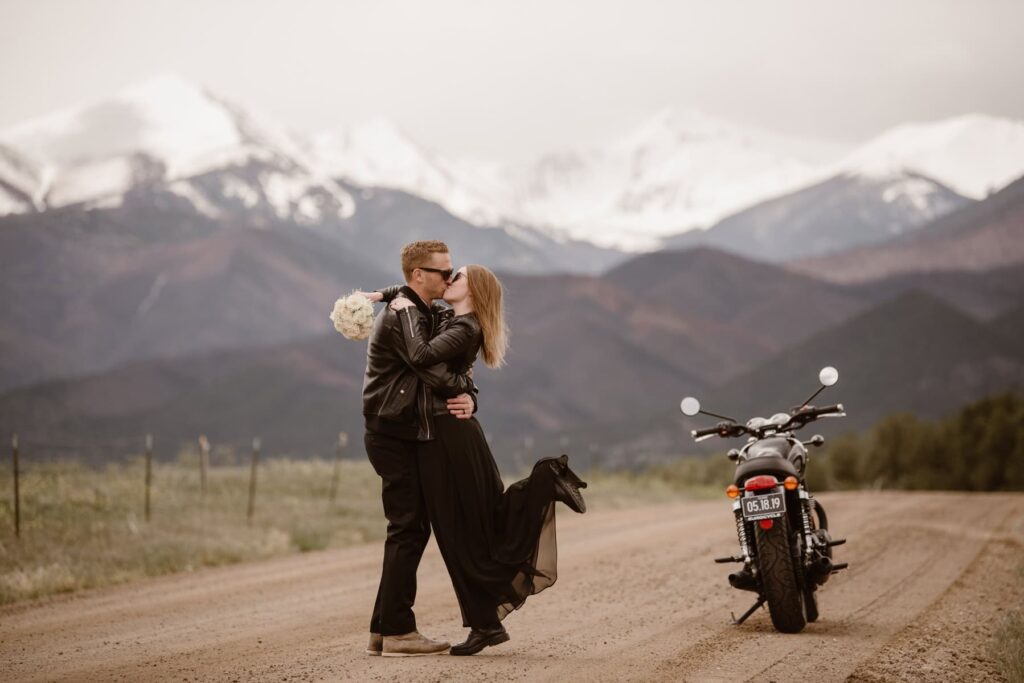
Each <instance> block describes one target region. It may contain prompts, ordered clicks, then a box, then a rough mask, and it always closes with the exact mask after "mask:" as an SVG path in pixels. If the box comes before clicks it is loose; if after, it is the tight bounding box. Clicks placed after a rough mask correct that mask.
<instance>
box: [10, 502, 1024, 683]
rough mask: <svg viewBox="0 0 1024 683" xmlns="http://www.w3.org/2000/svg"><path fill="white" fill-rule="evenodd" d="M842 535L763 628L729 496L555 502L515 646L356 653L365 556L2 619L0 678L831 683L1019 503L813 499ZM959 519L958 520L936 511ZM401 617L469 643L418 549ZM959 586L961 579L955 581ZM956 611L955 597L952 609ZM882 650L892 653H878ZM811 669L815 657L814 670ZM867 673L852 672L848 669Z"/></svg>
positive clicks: (274, 566) (229, 573)
mask: <svg viewBox="0 0 1024 683" xmlns="http://www.w3.org/2000/svg"><path fill="white" fill-rule="evenodd" d="M821 497H822V499H823V501H824V502H825V504H826V505H827V506H828V509H829V519H830V522H831V526H832V528H833V529H834V530H835V531H836V533H837V534H839V535H844V536H846V537H847V538H849V539H850V540H849V543H848V544H847V545H845V546H840V547H839V548H837V553H836V555H837V558H838V559H839V560H840V561H849V562H850V563H851V567H850V570H848V572H845V573H841V574H838V575H836V576H834V577H832V579H831V580H830V581H829V582H828V583H827V584H826V585H825V586H824V587H823V589H822V591H821V615H822V616H821V619H820V620H819V621H818V622H817V623H815V624H810V625H808V627H807V629H806V630H805V631H804V632H803V633H800V634H795V635H784V634H778V633H775V632H774V631H773V630H772V628H771V623H770V620H769V618H768V615H767V612H766V611H759V612H758V613H756V614H755V615H754V616H753V617H751V619H750V620H749V621H748V622H747V623H746V624H744V625H743V626H740V627H734V626H732V625H730V624H729V612H730V610H731V611H736V612H737V613H738V612H741V611H743V610H744V609H745V608H746V606H748V605H749V604H750V603H751V602H752V601H753V597H754V596H753V594H751V593H741V592H739V591H734V590H732V589H731V588H729V586H728V583H727V581H726V574H727V573H728V572H729V571H731V569H730V568H729V567H727V566H723V565H715V564H713V563H712V562H711V558H713V557H717V556H720V555H724V554H728V553H730V552H732V550H733V549H734V546H735V543H736V541H735V531H734V528H733V523H732V516H731V513H730V509H729V504H728V502H727V501H725V500H724V499H723V500H722V501H702V502H681V503H677V504H671V505H664V506H652V507H644V508H636V509H630V510H617V511H611V510H609V511H598V512H596V513H588V514H587V515H584V516H575V515H571V514H569V513H568V512H567V511H566V510H564V509H560V510H559V513H558V514H559V518H558V525H559V561H560V564H559V580H558V582H557V584H556V585H555V586H553V587H552V588H550V589H549V590H548V591H546V592H545V593H542V594H541V595H538V596H535V597H533V598H531V599H530V600H528V601H527V603H526V605H525V607H524V608H523V609H522V610H521V611H519V612H517V613H514V614H513V615H510V616H509V617H508V619H507V620H506V625H507V627H508V629H509V631H510V633H511V635H512V641H511V642H509V643H508V644H505V645H502V646H500V647H498V648H491V649H487V650H485V651H484V652H483V653H481V654H480V655H477V656H475V657H468V658H457V657H448V656H440V657H429V658H414V659H405V660H403V659H398V660H395V659H381V658H377V657H367V656H365V655H363V654H362V649H363V647H364V646H365V641H366V636H367V633H366V626H367V622H368V619H369V612H370V608H371V607H372V603H373V598H374V595H375V592H376V584H377V579H378V576H379V571H380V557H381V548H380V546H379V545H373V546H363V547H357V548H348V549H342V550H336V551H324V552H319V553H311V554H308V555H300V556H292V557H286V558H278V559H274V560H268V561H263V562H257V563H252V564H248V565H242V566H235V567H223V568H217V569H211V570H202V571H197V572H194V573H192V574H187V575H177V576H171V577H163V578H160V579H154V580H148V581H143V582H139V583H135V584H131V585H125V586H118V587H114V588H110V589H105V590H101V591H95V592H91V593H87V594H83V595H80V596H74V597H70V598H63V599H55V600H49V601H44V602H41V603H35V604H29V605H20V606H15V607H9V608H5V609H0V678H3V679H4V680H55V679H56V680H59V679H73V680H118V679H122V680H139V679H142V678H145V679H147V680H170V679H176V680H232V679H237V680H269V679H275V680H323V679H327V680H444V679H449V678H465V679H472V680H481V681H488V680H494V681H509V680H512V681H515V680H531V681H533V680H540V681H544V680H549V681H556V680H557V681H562V680H587V681H605V680H609V681H610V680H645V681H649V680H694V681H698V680H699V681H705V680H729V681H736V680H748V679H752V680H783V679H787V678H788V679H815V680H841V679H843V678H845V677H846V676H848V675H849V674H850V673H852V672H853V671H854V670H858V667H862V669H863V667H870V662H871V661H873V658H874V657H875V656H876V655H877V654H878V652H879V651H882V650H883V649H885V650H886V652H889V653H890V655H891V646H892V644H893V643H898V642H900V641H899V640H898V639H896V636H897V634H900V633H906V632H907V630H908V629H913V628H914V626H915V624H916V623H917V622H916V620H917V619H919V618H920V616H921V615H922V614H923V613H925V612H926V611H927V610H928V609H929V606H930V605H933V604H935V603H936V601H938V600H940V598H941V599H943V600H948V599H952V598H949V596H950V595H953V596H954V598H955V593H953V592H950V587H951V586H952V585H953V584H954V583H955V582H957V580H958V579H960V577H962V576H969V575H965V570H966V569H967V568H968V567H969V566H971V565H972V562H974V560H975V559H976V558H977V557H978V554H979V552H980V551H981V549H982V548H983V547H985V544H986V543H988V542H989V540H990V539H991V538H992V537H993V534H996V533H1001V534H1003V535H1007V534H1009V535H1012V536H1013V537H1014V539H1016V540H1015V541H1014V542H1019V540H1020V539H1017V537H1018V536H1020V535H1021V534H1022V533H1024V531H1022V530H1021V528H1020V525H1017V526H1015V527H1012V529H1011V530H1010V531H1005V530H1002V531H1001V525H1003V524H1004V522H1005V520H1006V519H1008V518H1010V517H1013V516H1016V517H1020V516H1021V515H1022V514H1024V496H1021V495H1015V494H1000V495H996V494H992V495H970V494H944V493H920V494H903V493H841V494H824V495H822V496H821ZM950 509H955V510H956V512H955V514H950V512H949V510H950ZM419 577H420V590H419V599H418V601H417V607H416V611H417V616H418V621H419V625H420V630H421V631H423V632H424V633H426V634H428V635H430V636H432V637H444V638H447V639H449V640H452V641H456V640H460V639H461V638H462V636H463V635H464V634H465V629H463V628H462V625H461V623H460V620H459V618H458V607H457V605H456V603H455V598H454V594H453V592H452V590H451V586H450V583H449V582H448V580H447V575H446V574H445V572H444V566H443V564H442V562H441V560H440V557H439V556H438V554H437V552H436V548H435V547H434V546H433V543H431V546H430V548H429V549H428V552H427V554H426V556H425V557H424V561H423V563H422V565H421V568H420V574H419ZM965 580H966V579H965ZM963 609H968V610H969V609H970V605H965V606H963ZM890 659H891V656H890ZM822 662H824V664H822ZM863 670H868V669H863Z"/></svg>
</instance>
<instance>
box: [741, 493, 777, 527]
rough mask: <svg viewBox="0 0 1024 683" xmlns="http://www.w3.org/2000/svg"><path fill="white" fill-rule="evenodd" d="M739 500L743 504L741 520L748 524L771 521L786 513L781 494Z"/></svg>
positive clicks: (768, 494)
mask: <svg viewBox="0 0 1024 683" xmlns="http://www.w3.org/2000/svg"><path fill="white" fill-rule="evenodd" d="M740 500H741V501H742V503H743V519H745V520H747V521H748V522H756V521H757V520H759V519H773V518H775V517H781V516H782V515H784V514H785V513H786V499H785V497H784V496H783V494H782V493H781V492H779V493H765V494H762V495H760V496H748V497H746V498H741V499H740Z"/></svg>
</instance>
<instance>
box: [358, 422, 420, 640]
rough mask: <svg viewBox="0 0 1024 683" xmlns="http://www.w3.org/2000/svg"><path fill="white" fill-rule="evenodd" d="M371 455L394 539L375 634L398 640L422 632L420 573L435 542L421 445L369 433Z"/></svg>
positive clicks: (373, 627) (386, 550) (386, 553)
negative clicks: (423, 488) (416, 604)
mask: <svg viewBox="0 0 1024 683" xmlns="http://www.w3.org/2000/svg"><path fill="white" fill-rule="evenodd" d="M364 441H365V443H366V455H367V456H368V457H369V459H370V464H372V465H373V469H374V470H376V471H377V474H378V475H380V478H381V482H382V488H381V499H382V500H383V503H384V516H385V517H387V520H388V537H387V540H385V541H384V566H383V568H382V569H381V573H380V586H379V587H378V589H377V600H376V602H375V603H374V605H373V617H372V618H371V620H370V631H371V632H373V633H380V634H381V635H385V636H397V635H402V634H404V633H409V632H411V631H415V630H416V616H415V615H414V614H413V611H412V606H413V603H414V602H416V569H417V568H418V567H419V564H420V558H421V557H422V556H423V550H424V548H426V547H427V541H428V540H429V539H430V522H429V521H428V519H427V511H426V507H425V506H424V503H423V493H422V492H421V490H420V473H419V464H418V462H417V460H416V442H415V441H409V440H404V439H397V438H395V437H392V436H387V435H384V434H379V433H376V432H366V437H365V439H364Z"/></svg>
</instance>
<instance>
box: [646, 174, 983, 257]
mask: <svg viewBox="0 0 1024 683" xmlns="http://www.w3.org/2000/svg"><path fill="white" fill-rule="evenodd" d="M971 203H973V200H971V199H968V198H966V197H963V196H961V195H959V194H957V193H956V192H954V191H953V190H951V189H949V188H948V187H946V186H944V185H942V184H941V183H939V182H936V181H935V180H932V179H931V178H927V177H925V176H921V175H917V174H913V173H909V172H899V173H890V174H888V175H885V176H878V177H871V176H867V175H863V174H853V173H850V174H846V173H841V174H839V175H835V176H833V177H831V178H829V179H827V180H824V181H822V182H820V183H815V184H813V185H810V186H808V187H805V188H801V189H799V190H797V191H795V192H791V193H788V194H785V195H783V196H781V197H774V198H772V199H769V200H766V201H764V202H761V203H759V204H756V205H754V206H752V207H750V208H748V209H744V210H743V211H740V212H738V213H735V214H733V215H731V216H728V217H727V218H725V219H723V220H721V221H719V222H718V223H716V224H715V225H713V226H712V227H711V228H709V229H708V230H691V231H689V232H684V233H682V234H680V235H676V236H674V237H671V238H669V239H667V240H665V242H664V245H665V247H666V248H668V249H685V248H690V247H695V246H710V247H716V248H719V249H724V250H726V251H730V252H732V253H735V254H741V255H743V256H746V257H748V258H755V259H758V260H761V261H776V262H777V261H788V260H792V259H798V258H806V257H808V256H818V255H822V254H830V253H835V252H840V251H843V250H846V249H850V248H853V247H861V246H865V245H870V244H877V243H880V242H885V241H886V240H889V239H892V238H895V237H898V236H900V235H903V234H906V233H910V232H913V231H915V230H918V229H921V228H924V227H925V226H926V225H927V224H928V223H929V222H930V221H933V220H935V219H936V218H939V217H940V216H944V215H945V214H947V213H950V212H952V211H955V210H956V209H959V208H961V207H963V206H966V205H968V204H971Z"/></svg>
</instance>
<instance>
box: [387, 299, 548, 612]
mask: <svg viewBox="0 0 1024 683" xmlns="http://www.w3.org/2000/svg"><path fill="white" fill-rule="evenodd" d="M406 311H408V312H409V314H410V315H411V316H412V319H413V320H414V321H416V324H419V325H420V327H419V329H421V330H422V329H424V326H423V321H422V320H416V316H420V318H422V315H421V314H420V313H419V312H418V311H416V310H415V309H412V310H410V309H406ZM466 315H467V316H471V315H473V314H472V313H469V314H466ZM461 317H463V316H457V317H456V318H455V319H454V320H453V321H452V323H451V325H450V326H449V328H448V329H447V330H444V331H442V332H441V333H440V334H439V335H437V336H436V337H434V339H432V340H426V339H425V338H424V337H423V335H422V334H419V335H417V336H416V337H415V338H412V339H410V338H409V337H408V336H407V339H406V341H407V344H408V345H409V346H410V348H409V350H410V354H409V355H410V357H412V358H413V359H414V361H416V362H419V363H421V364H432V362H434V361H437V360H442V361H446V362H449V363H453V364H456V365H459V366H462V367H457V368H455V369H456V370H457V371H459V372H465V371H467V370H468V368H467V367H465V361H464V360H462V361H461V362H460V360H459V359H465V358H467V357H468V358H474V357H475V356H476V352H477V350H478V349H479V348H480V344H481V334H480V328H479V324H478V323H477V322H476V320H475V318H474V319H472V320H459V318H461ZM457 326H462V327H463V328H469V330H468V332H467V329H462V330H459V332H458V333H454V332H452V328H454V327H457ZM453 341H454V343H453ZM417 347H418V348H417ZM455 351H457V352H458V353H457V354H456V355H453V353H454V352H455ZM439 355H440V356H442V357H438V356H439ZM434 426H435V430H436V431H435V439H434V440H433V441H424V442H421V443H420V444H419V445H418V455H419V470H420V480H421V482H422V486H423V494H424V500H425V502H426V505H427V512H428V515H429V517H430V522H431V525H432V526H433V529H434V535H435V537H436V538H437V545H438V547H439V548H440V550H441V555H442V557H443V558H444V562H445V565H446V566H447V568H448V573H449V574H450V575H451V578H452V584H453V586H454V588H455V594H456V596H457V597H458V600H459V607H460V608H461V610H462V621H463V625H465V626H469V627H472V628H487V627H491V626H494V625H495V624H497V623H498V622H500V621H501V620H502V619H504V618H505V616H506V615H507V614H508V613H509V612H511V611H513V610H515V609H518V608H519V607H521V606H522V605H523V603H524V602H525V601H526V598H527V597H529V596H531V595H533V594H535V593H539V592H540V591H542V590H544V589H545V588H547V587H548V586H550V585H551V584H553V583H554V582H555V579H556V578H557V576H558V574H557V559H558V553H557V548H556V539H555V509H554V508H555V506H554V503H555V477H556V476H557V475H556V472H555V469H553V468H552V463H554V464H556V466H557V465H561V466H562V467H563V468H564V467H565V466H566V459H565V456H562V457H560V458H544V459H542V460H540V461H539V462H537V464H536V465H534V467H533V471H532V472H531V474H530V476H529V477H527V478H526V479H523V480H521V481H517V482H516V483H514V484H512V485H510V486H509V487H508V489H507V490H505V489H504V485H503V484H502V481H501V475H500V474H499V473H498V466H497V464H496V463H495V461H494V456H493V455H492V454H491V449H490V448H489V447H488V445H487V441H486V439H485V438H484V433H483V430H482V429H481V427H480V423H479V422H477V420H476V418H471V419H469V420H462V419H459V418H456V417H454V416H452V415H448V414H444V415H436V416H435V418H434Z"/></svg>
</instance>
